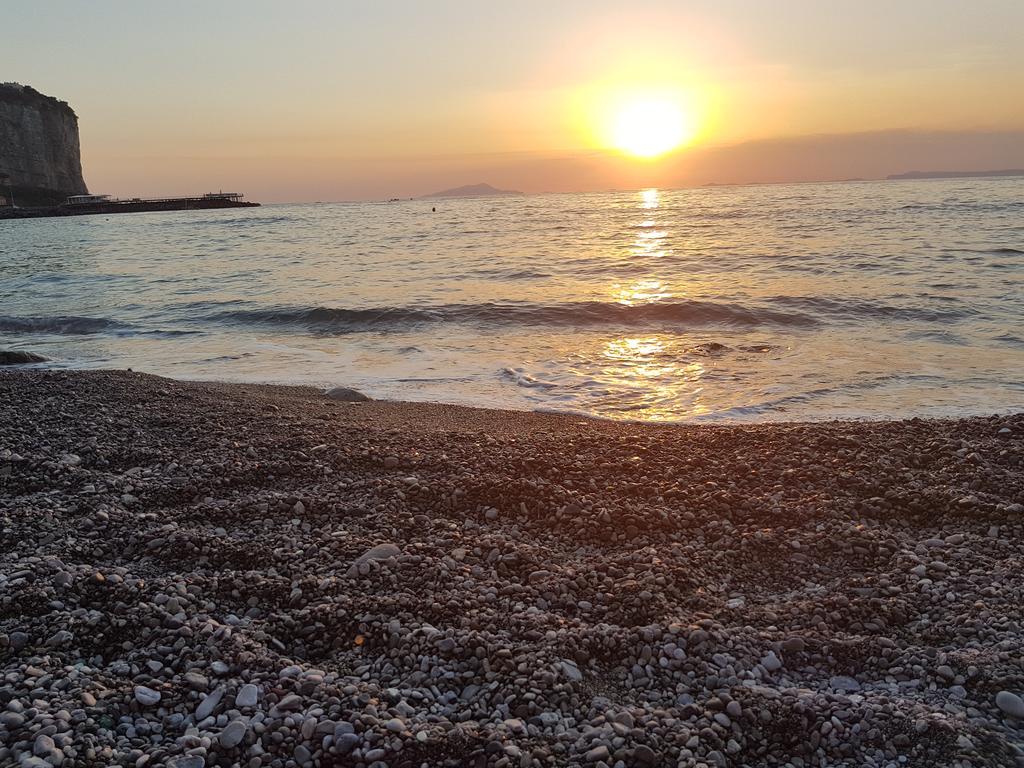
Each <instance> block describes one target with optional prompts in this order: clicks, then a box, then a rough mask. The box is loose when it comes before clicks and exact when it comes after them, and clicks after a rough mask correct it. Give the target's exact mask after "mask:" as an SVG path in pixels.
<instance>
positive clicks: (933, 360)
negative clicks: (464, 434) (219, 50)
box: [0, 178, 1024, 422]
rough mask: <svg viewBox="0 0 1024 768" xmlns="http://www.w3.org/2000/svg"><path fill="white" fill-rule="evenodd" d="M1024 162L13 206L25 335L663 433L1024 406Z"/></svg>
mask: <svg viewBox="0 0 1024 768" xmlns="http://www.w3.org/2000/svg"><path fill="white" fill-rule="evenodd" d="M1022 288H1024V178H975V179H927V180H906V181H878V182H844V183H828V184H792V185H759V186H719V187H704V188H699V189H679V190H663V189H643V190H631V191H609V192H600V193H587V194H541V195H527V196H523V197H493V198H472V199H435V200H426V199H416V200H405V201H397V202H358V203H316V204H296V205H276V204H275V205H264V206H263V207H260V208H250V209H228V210H220V211H182V212H171V213H143V214H121V215H112V216H81V217H67V218H48V219H21V220H7V221H0V349H4V348H6V349H22V350H28V351H32V352H35V353H38V354H41V355H44V356H45V357H47V358H48V359H49V360H48V362H46V363H42V364H39V366H40V367H51V368H64V369H86V368H115V369H125V368H131V369H133V370H135V371H143V372H147V373H152V374H157V375H159V376H167V377H171V378H175V379H187V380H216V381H235V382H262V383H281V384H305V385H312V386H314V387H321V388H327V387H333V386H346V387H353V388H356V389H358V390H360V391H363V392H365V393H366V394H368V395H370V396H372V397H374V398H382V399H397V400H412V401H436V402H444V403H457V404H463V405H471V406H485V407H497V408H508V409H522V410H536V411H556V412H567V413H574V414H580V415H585V416H593V417H599V418H609V419H629V420H639V421H654V422H701V421H720V422H762V421H816V420H822V419H834V418H841V419H864V418H867V419H889V418H907V417H913V416H921V417H939V416H958V415H977V414H992V413H1001V412H1008V411H1019V410H1024V290H1022Z"/></svg>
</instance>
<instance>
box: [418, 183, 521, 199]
mask: <svg viewBox="0 0 1024 768" xmlns="http://www.w3.org/2000/svg"><path fill="white" fill-rule="evenodd" d="M522 194H523V193H522V192H516V191H515V190H512V189H496V188H495V187H492V186H491V185H490V184H467V185H466V186H464V187H455V188H454V189H445V190H442V191H441V192H435V193H434V194H432V195H423V197H424V198H431V197H509V196H518V195H522Z"/></svg>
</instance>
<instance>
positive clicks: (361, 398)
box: [324, 387, 373, 403]
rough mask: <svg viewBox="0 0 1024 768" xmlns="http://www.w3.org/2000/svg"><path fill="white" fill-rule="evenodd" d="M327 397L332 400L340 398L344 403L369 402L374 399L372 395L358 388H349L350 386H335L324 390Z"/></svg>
mask: <svg viewBox="0 0 1024 768" xmlns="http://www.w3.org/2000/svg"><path fill="white" fill-rule="evenodd" d="M324 394H325V395H327V397H329V398H331V400H338V401H339V402H342V403H368V402H369V401H370V400H372V399H373V398H372V397H367V396H366V395H364V394H363V393H362V392H360V391H359V390H358V389H349V388H348V387H334V388H333V389H328V390H327V391H326V392H324Z"/></svg>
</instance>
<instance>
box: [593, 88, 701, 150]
mask: <svg viewBox="0 0 1024 768" xmlns="http://www.w3.org/2000/svg"><path fill="white" fill-rule="evenodd" d="M693 134H694V127H693V124H692V120H691V118H690V116H689V115H687V113H686V112H685V111H684V110H683V108H682V107H681V106H680V105H679V104H677V103H675V102H674V101H672V100H670V99H667V98H656V97H652V98H639V99H634V100H631V101H626V102H624V103H623V104H621V105H620V106H619V107H618V109H617V110H616V112H615V114H614V116H613V125H612V126H611V139H612V143H613V144H614V145H615V147H616V148H618V149H620V150H622V151H623V152H627V153H629V154H631V155H635V156H636V157H657V156H658V155H663V154H665V153H666V152H668V151H670V150H673V149H675V148H676V147H679V146H681V145H683V144H685V143H687V142H688V141H690V140H691V139H692V138H693Z"/></svg>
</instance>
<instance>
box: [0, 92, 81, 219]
mask: <svg viewBox="0 0 1024 768" xmlns="http://www.w3.org/2000/svg"><path fill="white" fill-rule="evenodd" d="M5 174H6V175H7V177H8V178H6V179H5V178H3V176H4V175H5ZM8 187H10V188H11V189H12V190H13V194H14V201H15V202H16V203H17V204H18V205H20V206H28V205H53V204H55V203H60V202H63V201H64V198H66V197H67V196H68V195H81V194H85V193H86V192H87V191H88V190H87V189H86V186H85V180H84V179H83V178H82V160H81V156H80V154H79V146H78V116H77V115H76V114H75V112H74V110H73V109H71V107H69V106H68V105H67V103H66V102H63V101H59V100H57V99H55V98H53V97H51V96H44V95H43V94H41V93H39V91H36V90H34V89H33V88H29V87H28V86H25V85H18V84H17V83H0V196H3V197H6V196H7V195H8Z"/></svg>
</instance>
